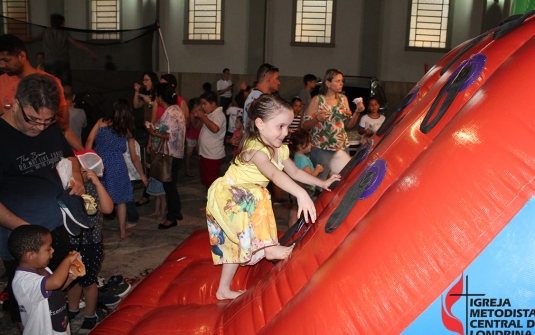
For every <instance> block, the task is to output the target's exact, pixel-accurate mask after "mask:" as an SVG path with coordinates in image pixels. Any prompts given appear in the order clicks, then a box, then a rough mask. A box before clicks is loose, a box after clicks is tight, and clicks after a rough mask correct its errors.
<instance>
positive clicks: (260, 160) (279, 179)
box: [244, 150, 316, 222]
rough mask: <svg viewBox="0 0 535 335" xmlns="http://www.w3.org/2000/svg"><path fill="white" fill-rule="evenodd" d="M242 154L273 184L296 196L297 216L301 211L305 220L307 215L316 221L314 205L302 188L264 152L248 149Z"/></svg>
mask: <svg viewBox="0 0 535 335" xmlns="http://www.w3.org/2000/svg"><path fill="white" fill-rule="evenodd" d="M244 156H245V157H244V158H245V160H250V161H251V162H252V163H253V164H254V165H256V167H257V168H258V170H260V172H262V174H263V175H264V176H266V177H267V178H268V179H269V180H271V181H272V182H273V183H275V185H277V186H278V187H280V188H282V189H283V190H285V191H286V192H288V193H291V194H293V195H294V196H295V197H296V198H297V203H298V204H299V209H298V210H297V216H298V217H299V216H300V215H301V213H303V214H304V217H305V219H306V221H307V222H308V218H309V217H310V219H311V221H312V222H315V221H316V207H315V206H314V202H312V199H310V196H309V195H308V193H307V192H306V191H305V189H304V188H302V187H300V186H299V185H297V184H296V183H295V182H294V181H293V180H292V179H291V178H290V177H288V175H287V174H286V173H284V172H282V171H280V170H279V169H277V168H276V167H275V165H273V163H272V162H271V161H270V160H269V158H268V156H267V155H266V154H265V153H264V152H262V151H257V150H249V151H247V152H245V155H244ZM294 167H295V165H294ZM296 169H297V167H296ZM303 173H305V172H303ZM305 174H306V173H305Z"/></svg>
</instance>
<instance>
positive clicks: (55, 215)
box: [0, 74, 85, 322]
mask: <svg viewBox="0 0 535 335" xmlns="http://www.w3.org/2000/svg"><path fill="white" fill-rule="evenodd" d="M59 105H60V90H59V87H58V85H57V83H56V81H55V80H54V78H53V77H51V76H49V75H43V74H30V75H28V76H26V77H24V78H23V79H22V80H21V81H20V83H19V85H18V87H17V93H16V95H15V99H13V103H12V105H11V106H10V108H9V109H8V110H7V111H6V113H5V114H4V115H2V117H1V118H0V157H2V159H1V160H0V256H1V258H2V260H3V261H4V265H5V267H6V272H7V275H8V286H9V287H10V285H9V284H10V283H11V281H12V280H13V276H14V273H15V269H16V266H17V264H16V261H15V260H14V258H13V256H12V255H10V253H9V251H8V250H7V239H8V237H9V235H10V234H11V231H12V230H13V229H15V228H16V227H18V226H20V225H27V224H33V225H40V226H44V227H46V228H47V229H48V230H50V232H51V234H52V237H53V248H54V250H55V252H54V256H53V258H52V260H51V261H50V265H49V267H50V268H51V269H52V270H54V269H55V268H56V267H57V266H58V265H59V263H60V262H61V261H62V260H63V258H65V256H66V255H67V253H68V252H69V238H68V235H67V231H66V229H65V227H64V226H63V216H62V214H61V209H60V207H59V205H58V203H57V202H56V197H57V196H58V195H59V194H60V193H61V192H62V191H63V185H62V182H61V179H60V177H59V175H58V173H57V171H56V164H57V163H58V162H59V161H60V160H61V158H68V159H69V160H70V161H71V163H72V170H73V178H74V183H73V184H72V190H71V192H70V193H71V194H76V195H82V194H83V193H84V192H85V189H84V184H83V181H82V175H81V174H80V167H79V163H78V160H77V159H76V157H74V156H73V153H72V150H71V147H70V146H69V144H68V143H67V141H66V140H65V137H64V136H63V134H62V132H61V130H60V128H59V126H58V125H57V124H56V115H57V113H58V110H59ZM10 305H11V306H10V312H11V317H12V320H13V321H15V322H20V316H19V315H18V306H17V304H16V302H15V300H14V296H13V294H12V290H11V292H10Z"/></svg>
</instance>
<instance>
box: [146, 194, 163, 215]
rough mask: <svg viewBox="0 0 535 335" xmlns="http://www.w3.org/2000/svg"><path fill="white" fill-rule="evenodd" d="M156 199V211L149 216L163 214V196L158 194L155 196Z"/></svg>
mask: <svg viewBox="0 0 535 335" xmlns="http://www.w3.org/2000/svg"><path fill="white" fill-rule="evenodd" d="M164 197H165V196H164ZM154 199H155V200H154V212H152V213H150V214H149V216H158V217H160V216H162V213H161V212H160V206H161V201H162V196H161V195H157V196H155V197H154ZM158 219H159V218H158Z"/></svg>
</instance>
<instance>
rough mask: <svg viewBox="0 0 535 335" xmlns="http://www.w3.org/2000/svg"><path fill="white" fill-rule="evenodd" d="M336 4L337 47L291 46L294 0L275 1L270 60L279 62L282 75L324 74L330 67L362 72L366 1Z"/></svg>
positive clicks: (353, 72)
mask: <svg viewBox="0 0 535 335" xmlns="http://www.w3.org/2000/svg"><path fill="white" fill-rule="evenodd" d="M336 4H337V5H336V17H335V20H336V22H335V47H333V48H329V47H301V46H291V45H290V42H291V40H292V36H291V34H292V21H293V20H292V15H293V1H288V0H272V1H271V5H270V13H269V25H270V27H271V32H270V34H269V40H268V53H267V54H268V59H267V61H268V62H269V63H272V64H274V65H276V66H277V67H278V68H279V69H280V73H281V75H285V76H299V77H302V76H303V75H305V74H307V73H312V74H315V75H316V76H319V77H321V76H323V74H324V73H325V70H327V69H329V68H336V69H338V70H340V71H342V72H343V73H344V74H345V75H360V73H359V71H358V69H359V62H360V56H359V45H360V39H361V35H362V34H363V32H362V31H361V29H360V27H361V26H360V24H359V23H360V21H361V20H362V15H363V13H362V0H345V1H344V0H339V1H337V2H336ZM259 65H260V64H259Z"/></svg>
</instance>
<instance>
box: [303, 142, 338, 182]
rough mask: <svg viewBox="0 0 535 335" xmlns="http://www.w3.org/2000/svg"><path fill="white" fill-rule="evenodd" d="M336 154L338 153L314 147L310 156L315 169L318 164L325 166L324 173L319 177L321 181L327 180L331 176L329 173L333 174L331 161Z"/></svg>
mask: <svg viewBox="0 0 535 335" xmlns="http://www.w3.org/2000/svg"><path fill="white" fill-rule="evenodd" d="M335 153H336V151H331V150H323V149H318V148H316V147H312V150H311V151H310V155H309V156H310V161H312V165H314V167H316V165H317V164H321V166H323V172H322V173H320V174H319V175H318V178H319V179H321V180H325V179H327V177H328V176H329V172H331V159H332V158H333V156H334V154H335Z"/></svg>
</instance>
